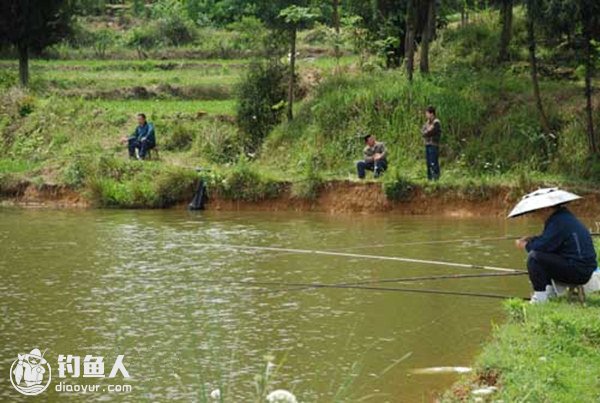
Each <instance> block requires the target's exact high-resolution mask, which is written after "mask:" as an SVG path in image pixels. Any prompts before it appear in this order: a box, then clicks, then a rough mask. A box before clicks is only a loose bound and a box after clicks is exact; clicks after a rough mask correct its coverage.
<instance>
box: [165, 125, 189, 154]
mask: <svg viewBox="0 0 600 403" xmlns="http://www.w3.org/2000/svg"><path fill="white" fill-rule="evenodd" d="M192 130H193V129H192V127H191V126H190V125H186V124H176V125H175V126H174V127H173V128H172V129H171V131H170V133H169V134H168V135H166V136H165V137H164V140H163V146H164V148H165V150H172V151H183V150H188V149H189V148H190V147H191V145H192V142H193V141H194V132H193V131H192Z"/></svg>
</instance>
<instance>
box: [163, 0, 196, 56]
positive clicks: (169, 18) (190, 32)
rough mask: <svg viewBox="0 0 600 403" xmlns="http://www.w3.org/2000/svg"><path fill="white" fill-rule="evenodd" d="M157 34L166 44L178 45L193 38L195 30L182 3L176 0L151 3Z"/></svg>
mask: <svg viewBox="0 0 600 403" xmlns="http://www.w3.org/2000/svg"><path fill="white" fill-rule="evenodd" d="M152 16H153V17H154V18H155V19H156V29H157V34H158V36H159V37H160V38H163V41H164V43H166V44H167V45H173V46H180V45H184V44H186V43H190V42H192V41H193V40H194V38H195V35H196V32H195V27H194V25H193V22H192V21H191V20H190V19H189V17H188V14H187V10H186V9H185V6H184V3H183V2H181V1H178V0H159V1H157V2H156V3H154V4H153V5H152Z"/></svg>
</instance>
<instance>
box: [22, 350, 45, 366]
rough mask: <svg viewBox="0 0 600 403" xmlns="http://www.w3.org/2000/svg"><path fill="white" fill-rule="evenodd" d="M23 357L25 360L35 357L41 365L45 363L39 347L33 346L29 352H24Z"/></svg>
mask: <svg viewBox="0 0 600 403" xmlns="http://www.w3.org/2000/svg"><path fill="white" fill-rule="evenodd" d="M25 358H26V359H27V360H29V358H37V359H38V360H40V364H42V365H43V364H45V363H46V359H45V358H44V357H43V356H42V352H41V351H40V349H39V348H34V349H33V350H31V352H30V353H29V354H25Z"/></svg>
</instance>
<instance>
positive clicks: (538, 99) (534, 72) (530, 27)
mask: <svg viewBox="0 0 600 403" xmlns="http://www.w3.org/2000/svg"><path fill="white" fill-rule="evenodd" d="M530 1H531V0H530ZM533 13H534V10H532V7H531V5H530V4H529V9H528V10H527V41H528V45H529V64H530V70H531V83H532V85H533V97H534V98H535V105H536V107H537V110H538V113H539V115H540V124H541V126H542V130H544V132H545V133H546V134H549V133H550V124H549V123H548V118H547V117H546V113H545V112H544V105H543V104H542V96H541V94H540V85H539V82H538V68H537V57H536V54H535V48H536V42H535V24H534V21H533V18H534V17H533Z"/></svg>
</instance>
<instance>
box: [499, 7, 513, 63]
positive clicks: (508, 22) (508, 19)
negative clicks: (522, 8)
mask: <svg viewBox="0 0 600 403" xmlns="http://www.w3.org/2000/svg"><path fill="white" fill-rule="evenodd" d="M500 19H501V20H502V21H501V22H502V33H501V34H500V55H499V60H500V61H501V62H506V61H508V59H509V57H510V55H509V47H510V40H511V38H512V21H513V0H502V4H501V6H500Z"/></svg>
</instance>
